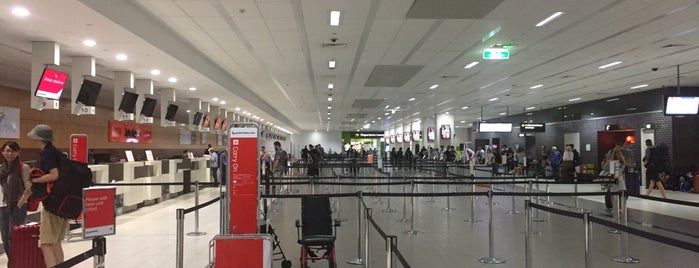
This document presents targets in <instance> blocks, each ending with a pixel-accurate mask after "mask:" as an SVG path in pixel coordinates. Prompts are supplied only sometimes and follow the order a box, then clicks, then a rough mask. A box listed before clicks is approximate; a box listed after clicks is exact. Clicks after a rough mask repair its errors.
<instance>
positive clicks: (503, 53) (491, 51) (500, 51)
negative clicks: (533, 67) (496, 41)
mask: <svg viewBox="0 0 699 268" xmlns="http://www.w3.org/2000/svg"><path fill="white" fill-rule="evenodd" d="M509 58H510V50H508V49H506V48H486V49H485V50H483V59H486V60H504V59H509Z"/></svg>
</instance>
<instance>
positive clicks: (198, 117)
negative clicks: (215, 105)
mask: <svg viewBox="0 0 699 268" xmlns="http://www.w3.org/2000/svg"><path fill="white" fill-rule="evenodd" d="M202 117H204V114H203V113H201V112H196V113H195V114H194V120H192V125H195V126H198V125H199V123H201V118H202Z"/></svg>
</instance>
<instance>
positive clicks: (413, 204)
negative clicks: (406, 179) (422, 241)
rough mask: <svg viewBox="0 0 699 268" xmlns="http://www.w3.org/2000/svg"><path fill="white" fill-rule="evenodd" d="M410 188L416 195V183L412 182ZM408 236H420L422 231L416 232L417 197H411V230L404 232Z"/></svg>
mask: <svg viewBox="0 0 699 268" xmlns="http://www.w3.org/2000/svg"><path fill="white" fill-rule="evenodd" d="M410 188H411V189H412V191H411V192H412V193H413V194H415V181H413V180H410ZM404 233H405V234H407V235H418V234H420V231H417V230H415V196H411V197H410V230H408V231H405V232H404Z"/></svg>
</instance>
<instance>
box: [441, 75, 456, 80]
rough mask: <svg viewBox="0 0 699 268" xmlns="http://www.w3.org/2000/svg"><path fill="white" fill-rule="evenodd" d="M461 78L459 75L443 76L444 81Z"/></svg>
mask: <svg viewBox="0 0 699 268" xmlns="http://www.w3.org/2000/svg"><path fill="white" fill-rule="evenodd" d="M454 78H459V76H457V75H442V79H454Z"/></svg>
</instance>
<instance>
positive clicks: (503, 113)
mask: <svg viewBox="0 0 699 268" xmlns="http://www.w3.org/2000/svg"><path fill="white" fill-rule="evenodd" d="M506 114H507V113H505V112H502V113H499V115H506Z"/></svg>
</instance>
